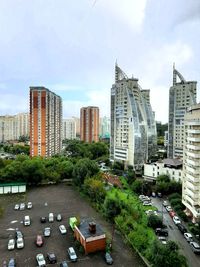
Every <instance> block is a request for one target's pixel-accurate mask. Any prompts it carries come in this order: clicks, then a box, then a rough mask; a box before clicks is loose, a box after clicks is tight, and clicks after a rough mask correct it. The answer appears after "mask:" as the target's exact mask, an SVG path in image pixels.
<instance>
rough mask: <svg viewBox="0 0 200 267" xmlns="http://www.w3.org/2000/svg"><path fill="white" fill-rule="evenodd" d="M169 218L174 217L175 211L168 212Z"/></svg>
mask: <svg viewBox="0 0 200 267" xmlns="http://www.w3.org/2000/svg"><path fill="white" fill-rule="evenodd" d="M169 216H170V217H171V218H173V217H174V216H176V213H175V211H173V210H172V211H170V212H169Z"/></svg>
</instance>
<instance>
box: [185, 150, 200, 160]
mask: <svg viewBox="0 0 200 267" xmlns="http://www.w3.org/2000/svg"><path fill="white" fill-rule="evenodd" d="M187 156H189V157H192V158H195V159H200V153H193V152H190V151H188V152H187Z"/></svg>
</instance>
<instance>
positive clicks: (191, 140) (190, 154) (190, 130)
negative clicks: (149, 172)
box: [182, 103, 200, 222]
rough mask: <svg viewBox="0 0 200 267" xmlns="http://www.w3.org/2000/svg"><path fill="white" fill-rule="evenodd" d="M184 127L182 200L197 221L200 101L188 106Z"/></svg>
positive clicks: (199, 203) (199, 209)
mask: <svg viewBox="0 0 200 267" xmlns="http://www.w3.org/2000/svg"><path fill="white" fill-rule="evenodd" d="M184 128H185V142H184V149H183V187H182V202H183V204H184V205H185V206H186V214H187V215H189V216H192V218H193V222H196V221H200V103H199V104H197V105H194V106H192V107H190V108H188V110H187V113H186V114H185V120H184Z"/></svg>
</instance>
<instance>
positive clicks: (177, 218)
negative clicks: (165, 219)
mask: <svg viewBox="0 0 200 267" xmlns="http://www.w3.org/2000/svg"><path fill="white" fill-rule="evenodd" d="M172 220H173V221H174V223H175V224H179V223H181V221H180V219H179V217H178V216H174V217H173V218H172Z"/></svg>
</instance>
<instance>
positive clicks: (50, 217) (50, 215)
mask: <svg viewBox="0 0 200 267" xmlns="http://www.w3.org/2000/svg"><path fill="white" fill-rule="evenodd" d="M53 221H54V215H53V213H52V212H50V213H49V222H53Z"/></svg>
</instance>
